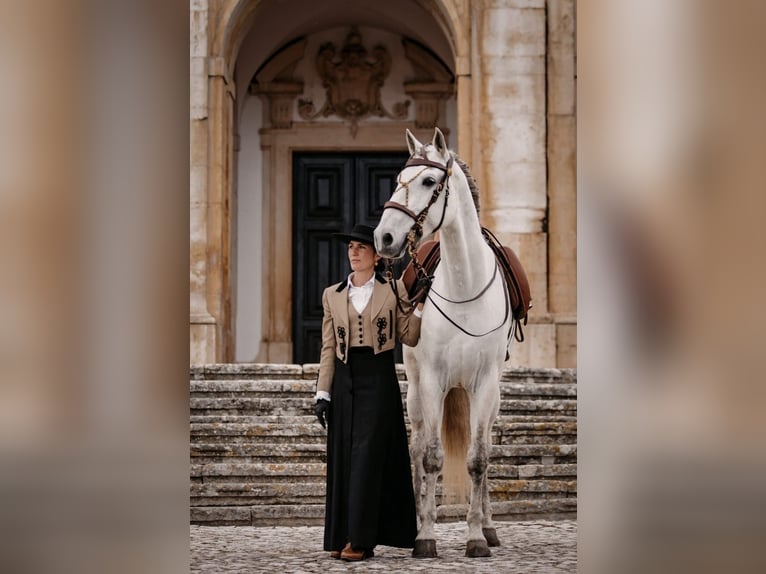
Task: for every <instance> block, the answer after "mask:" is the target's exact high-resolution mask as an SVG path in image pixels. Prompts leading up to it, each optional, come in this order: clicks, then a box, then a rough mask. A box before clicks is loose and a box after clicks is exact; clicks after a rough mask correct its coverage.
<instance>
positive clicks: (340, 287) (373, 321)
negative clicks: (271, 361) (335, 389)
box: [317, 275, 420, 393]
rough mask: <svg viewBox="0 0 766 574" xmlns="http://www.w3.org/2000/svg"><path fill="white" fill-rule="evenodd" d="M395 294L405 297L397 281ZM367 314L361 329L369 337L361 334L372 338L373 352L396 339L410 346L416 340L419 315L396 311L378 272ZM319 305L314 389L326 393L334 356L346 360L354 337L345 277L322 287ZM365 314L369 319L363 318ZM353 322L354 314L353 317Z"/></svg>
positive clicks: (330, 385) (404, 291)
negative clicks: (319, 340)
mask: <svg viewBox="0 0 766 574" xmlns="http://www.w3.org/2000/svg"><path fill="white" fill-rule="evenodd" d="M397 286H398V289H399V294H400V295H401V296H404V297H406V295H407V291H406V290H405V288H404V284H403V283H402V282H401V280H399V281H397ZM367 306H368V308H369V309H365V311H368V310H369V313H366V312H365V313H364V316H365V321H364V326H363V328H364V329H365V331H371V333H370V334H371V335H372V336H371V339H370V338H368V337H367V336H366V335H367V333H365V340H372V341H373V347H372V348H373V351H374V353H375V354H376V355H377V354H378V353H382V352H384V351H389V350H391V349H393V348H394V346H395V344H396V340H397V339H398V340H400V341H401V342H402V343H404V344H405V345H408V346H410V347H414V346H415V345H417V344H418V340H420V317H416V316H415V314H414V313H410V314H409V315H405V314H404V313H401V312H400V311H399V308H398V306H397V305H396V297H394V294H393V292H392V291H391V286H390V285H389V284H388V281H386V280H385V279H383V278H382V277H381V276H380V275H376V279H375V286H374V287H373V290H372V297H370V302H369V303H368V304H367ZM322 307H323V308H324V318H323V320H322V352H321V355H320V359H319V377H318V379H317V391H327V392H328V393H329V392H330V389H331V388H332V378H333V374H334V373H335V357H337V358H338V359H340V360H341V361H343V362H344V363H346V362H348V349H349V346H350V337H351V335H352V334H354V336H356V332H357V331H356V324H355V325H353V327H354V330H352V329H350V327H351V326H352V325H351V322H350V320H349V311H348V308H349V301H348V280H347V279H344V280H343V281H341V282H340V283H336V284H335V285H332V286H330V287H328V288H327V289H325V290H324V293H323V294H322ZM367 317H369V319H370V320H369V322H368V321H367V319H366V318H367ZM354 321H356V317H354ZM394 329H396V332H395V333H394Z"/></svg>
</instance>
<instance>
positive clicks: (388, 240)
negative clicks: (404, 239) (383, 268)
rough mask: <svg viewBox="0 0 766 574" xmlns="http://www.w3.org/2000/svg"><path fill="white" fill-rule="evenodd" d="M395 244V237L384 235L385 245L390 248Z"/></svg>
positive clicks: (388, 234)
mask: <svg viewBox="0 0 766 574" xmlns="http://www.w3.org/2000/svg"><path fill="white" fill-rule="evenodd" d="M393 242H394V237H393V236H392V235H391V234H390V233H385V234H384V235H383V245H385V246H386V247H388V246H389V245H391V244H392V243H393Z"/></svg>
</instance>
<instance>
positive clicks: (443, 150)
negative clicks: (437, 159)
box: [431, 128, 447, 156]
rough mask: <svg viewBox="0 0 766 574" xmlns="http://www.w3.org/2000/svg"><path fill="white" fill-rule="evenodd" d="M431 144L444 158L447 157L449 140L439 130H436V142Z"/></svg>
mask: <svg viewBox="0 0 766 574" xmlns="http://www.w3.org/2000/svg"><path fill="white" fill-rule="evenodd" d="M431 143H432V144H433V146H434V147H435V148H436V151H438V152H439V153H440V154H441V155H442V156H446V155H447V140H446V139H445V138H444V134H443V133H442V131H441V130H440V129H439V128H434V140H433V142H431Z"/></svg>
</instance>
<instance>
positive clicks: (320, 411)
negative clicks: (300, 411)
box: [314, 399, 330, 429]
mask: <svg viewBox="0 0 766 574" xmlns="http://www.w3.org/2000/svg"><path fill="white" fill-rule="evenodd" d="M329 410H330V401H328V400H325V399H319V400H317V404H316V405H314V414H316V416H317V418H318V419H319V424H320V425H322V428H323V429H326V428H327V414H328V412H329Z"/></svg>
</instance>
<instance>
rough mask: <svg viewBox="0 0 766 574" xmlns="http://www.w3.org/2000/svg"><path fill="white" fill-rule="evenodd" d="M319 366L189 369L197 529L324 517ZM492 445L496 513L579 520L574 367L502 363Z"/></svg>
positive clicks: (454, 508) (449, 511)
mask: <svg viewBox="0 0 766 574" xmlns="http://www.w3.org/2000/svg"><path fill="white" fill-rule="evenodd" d="M317 368H318V366H317V365H266V364H220V365H204V366H195V367H192V368H191V377H190V378H191V382H190V383H191V388H190V426H191V429H190V434H191V437H190V438H191V473H190V474H191V487H190V507H191V522H192V523H193V524H204V525H256V526H262V525H319V524H322V523H323V522H322V521H323V516H324V491H325V485H324V477H325V465H324V462H325V440H326V432H325V431H324V430H323V429H322V427H321V426H320V425H319V424H318V423H317V422H316V417H315V416H314V414H313V396H314V381H315V380H316V376H317ZM397 372H398V375H399V380H400V387H401V390H402V398H403V399H404V397H405V395H406V391H407V381H406V375H405V372H404V368H403V367H402V366H401V365H399V366H398V367H397ZM405 412H406V406H405ZM407 425H408V430H409V422H408V421H407ZM492 444H493V448H492V452H491V459H490V466H489V484H490V497H491V499H492V508H493V513H494V518H495V519H498V520H503V519H505V520H509V519H529V518H560V517H574V515H575V513H576V509H577V498H576V497H577V481H576V478H577V446H576V444H577V385H576V372H575V371H574V370H561V369H507V370H506V371H505V372H504V373H503V377H502V381H501V406H500V414H499V416H498V418H497V420H496V421H495V425H494V426H493V429H492ZM439 488H440V487H439ZM437 497H438V500H440V499H441V491H440V489H439V490H437ZM466 509H467V506H466V505H464V504H463V505H441V506H439V510H438V516H439V520H440V521H451V520H464V519H465V514H466Z"/></svg>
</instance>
